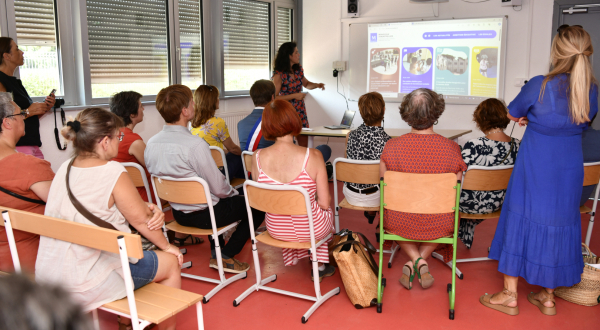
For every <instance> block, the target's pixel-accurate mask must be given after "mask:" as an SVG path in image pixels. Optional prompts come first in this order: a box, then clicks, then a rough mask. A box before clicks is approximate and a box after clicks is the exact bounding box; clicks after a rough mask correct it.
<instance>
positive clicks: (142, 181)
mask: <svg viewBox="0 0 600 330" xmlns="http://www.w3.org/2000/svg"><path fill="white" fill-rule="evenodd" d="M121 165H123V166H125V169H126V170H127V174H129V177H130V178H131V181H133V185H135V187H136V188H140V187H144V189H146V194H148V202H150V203H152V194H151V193H150V184H149V183H148V179H147V178H146V171H144V168H143V167H142V166H141V165H140V164H136V163H121Z"/></svg>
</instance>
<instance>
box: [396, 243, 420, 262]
mask: <svg viewBox="0 0 600 330" xmlns="http://www.w3.org/2000/svg"><path fill="white" fill-rule="evenodd" d="M398 244H399V245H400V248H401V249H402V250H403V251H404V252H406V254H408V257H409V258H410V260H412V261H413V262H414V261H416V260H417V259H419V258H421V253H419V243H417V242H403V241H399V242H398Z"/></svg>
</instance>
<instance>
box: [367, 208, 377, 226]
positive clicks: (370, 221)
mask: <svg viewBox="0 0 600 330" xmlns="http://www.w3.org/2000/svg"><path fill="white" fill-rule="evenodd" d="M364 215H365V218H367V221H369V224H373V221H375V217H376V216H377V213H375V214H373V215H370V214H369V211H365V213H364Z"/></svg>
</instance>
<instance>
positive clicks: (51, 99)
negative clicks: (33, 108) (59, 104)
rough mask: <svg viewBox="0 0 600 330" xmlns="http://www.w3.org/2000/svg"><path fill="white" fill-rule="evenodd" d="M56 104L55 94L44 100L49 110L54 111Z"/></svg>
mask: <svg viewBox="0 0 600 330" xmlns="http://www.w3.org/2000/svg"><path fill="white" fill-rule="evenodd" d="M55 102H56V96H55V95H54V93H52V94H50V96H46V99H45V100H44V103H46V105H47V106H48V110H50V109H52V107H53V106H54V103H55Z"/></svg>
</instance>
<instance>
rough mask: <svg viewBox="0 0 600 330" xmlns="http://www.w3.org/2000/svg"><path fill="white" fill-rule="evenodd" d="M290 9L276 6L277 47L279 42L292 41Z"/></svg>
mask: <svg viewBox="0 0 600 330" xmlns="http://www.w3.org/2000/svg"><path fill="white" fill-rule="evenodd" d="M292 23H293V22H292V9H290V8H282V7H279V8H277V49H279V47H280V46H281V44H283V43H285V42H289V41H292Z"/></svg>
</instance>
